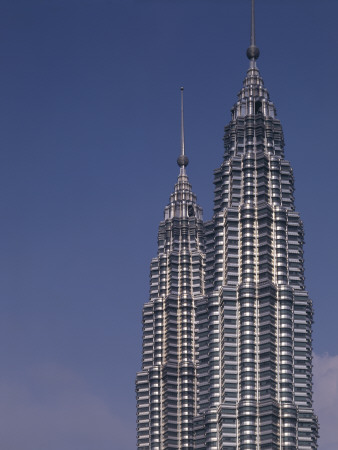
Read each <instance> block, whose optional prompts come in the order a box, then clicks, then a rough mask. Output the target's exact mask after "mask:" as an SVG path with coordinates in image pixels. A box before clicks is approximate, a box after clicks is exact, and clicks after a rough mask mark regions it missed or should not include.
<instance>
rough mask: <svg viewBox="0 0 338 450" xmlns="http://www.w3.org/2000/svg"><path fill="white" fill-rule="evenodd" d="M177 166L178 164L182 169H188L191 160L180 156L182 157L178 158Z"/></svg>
mask: <svg viewBox="0 0 338 450" xmlns="http://www.w3.org/2000/svg"><path fill="white" fill-rule="evenodd" d="M177 164H178V165H179V166H180V167H187V165H188V164H189V159H188V157H187V156H185V155H180V156H179V157H178V158H177Z"/></svg>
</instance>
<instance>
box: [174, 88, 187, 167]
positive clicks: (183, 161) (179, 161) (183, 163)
mask: <svg viewBox="0 0 338 450" xmlns="http://www.w3.org/2000/svg"><path fill="white" fill-rule="evenodd" d="M183 92H184V87H181V154H180V156H179V157H178V158H177V164H178V165H179V166H180V168H181V169H182V170H183V171H184V168H185V167H186V166H187V165H188V164H189V159H188V158H187V156H186V155H185V153H184V114H183Z"/></svg>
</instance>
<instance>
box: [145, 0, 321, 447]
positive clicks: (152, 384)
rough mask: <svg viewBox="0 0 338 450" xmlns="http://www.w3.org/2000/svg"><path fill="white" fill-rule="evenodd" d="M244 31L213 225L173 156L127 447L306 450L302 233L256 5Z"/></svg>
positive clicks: (308, 310) (308, 378)
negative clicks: (247, 41)
mask: <svg viewBox="0 0 338 450" xmlns="http://www.w3.org/2000/svg"><path fill="white" fill-rule="evenodd" d="M251 23H252V32H251V45H250V47H249V48H248V50H247V56H248V58H249V61H250V62H249V69H248V71H247V75H246V77H245V79H244V83H243V87H242V89H241V91H240V92H239V94H238V99H237V102H236V103H235V105H234V106H233V108H232V110H231V121H230V123H229V124H228V125H227V126H226V127H225V136H224V147H225V152H224V159H223V162H222V164H221V166H220V168H218V169H216V170H215V172H214V185H215V191H214V192H215V197H214V214H213V218H212V220H210V221H209V222H205V223H204V226H203V223H202V218H201V210H200V208H199V207H198V206H197V205H196V202H195V197H194V196H193V194H192V193H191V190H190V185H189V184H188V180H187V177H186V175H185V164H183V161H185V160H184V159H182V158H181V163H182V166H181V169H180V171H181V172H180V175H179V179H178V183H177V184H176V187H175V193H174V194H173V195H172V197H171V201H170V204H169V205H168V207H167V208H166V211H165V221H164V222H162V223H161V225H160V231H159V252H158V257H157V258H155V259H154V260H153V262H152V272H151V286H152V287H151V299H150V302H149V303H147V304H146V305H145V308H144V340H143V342H144V346H143V349H144V350H143V370H142V371H141V372H140V373H139V374H138V378H137V396H138V429H139V444H138V446H139V448H147V449H161V450H166V449H183V448H186V449H194V450H198V449H200V450H202V449H217V450H244V449H245V450H249V449H250V450H259V449H266V450H284V449H288V450H296V449H299V450H310V449H311V450H314V449H317V448H318V446H317V438H318V422H317V417H316V415H315V414H314V411H313V403H312V337H311V333H312V322H313V310H312V302H311V300H310V298H309V295H308V293H307V291H306V289H305V285H304V264H303V263H304V262H303V243H304V233H303V225H302V222H301V219H300V217H299V214H298V213H297V212H296V211H295V206H294V195H293V194H294V179H293V172H292V168H291V166H290V163H289V162H288V161H287V160H286V159H285V158H284V139H283V131H282V127H281V124H280V121H279V120H278V118H277V115H276V109H275V106H274V104H273V103H272V101H271V100H270V96H269V93H268V91H267V89H266V88H265V86H264V83H263V79H262V77H261V75H260V72H259V70H258V67H257V59H258V57H259V50H258V48H257V47H256V43H255V21H254V0H252V21H251ZM189 211H190V213H189ZM204 254H205V258H204ZM195 373H196V377H195ZM188 399H191V402H189V400H188ZM184 401H186V403H184ZM195 402H196V405H195ZM143 414H144V417H147V419H145V420H142V415H143ZM193 416H194V418H193ZM191 420H192V422H193V424H192V426H191ZM143 424H144V427H143ZM142 427H143V428H142ZM191 430H193V437H192V434H191ZM175 433H176V434H175Z"/></svg>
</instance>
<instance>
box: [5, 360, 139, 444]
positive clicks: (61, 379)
mask: <svg viewBox="0 0 338 450" xmlns="http://www.w3.org/2000/svg"><path fill="white" fill-rule="evenodd" d="M0 399H1V402H0V423H1V429H2V431H1V434H0V448H5V449H6V450H60V449H62V450H80V449H81V450H97V449H100V450H108V449H109V450H130V449H132V448H134V446H135V444H134V441H133V435H131V433H130V430H127V426H126V424H124V423H122V422H121V420H120V419H119V418H118V417H116V415H115V414H114V413H113V412H112V410H111V408H110V407H109V405H108V404H107V403H106V402H105V401H104V399H102V398H100V397H98V396H97V395H95V394H93V393H92V392H91V391H90V389H89V386H87V385H86V383H85V382H84V381H83V380H81V378H80V377H79V376H77V375H76V374H75V373H73V372H71V371H69V370H67V369H65V368H63V367H60V366H56V365H53V366H40V367H37V368H34V369H33V370H31V371H30V373H28V375H27V382H26V383H25V384H22V383H21V384H20V383H17V382H16V383H14V382H11V381H9V380H0ZM115 406H116V405H115Z"/></svg>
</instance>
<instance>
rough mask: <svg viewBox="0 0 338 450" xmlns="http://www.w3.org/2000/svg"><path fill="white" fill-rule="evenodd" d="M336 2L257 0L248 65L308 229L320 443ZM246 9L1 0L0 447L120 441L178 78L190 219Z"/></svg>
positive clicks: (332, 336) (233, 79) (327, 413)
mask: <svg viewBox="0 0 338 450" xmlns="http://www.w3.org/2000/svg"><path fill="white" fill-rule="evenodd" d="M337 17H338V2H337V1H336V0H316V1H315V0H306V1H305V0H257V44H258V46H259V47H260V50H261V57H260V59H259V60H258V66H259V68H260V70H261V74H262V75H263V78H264V81H265V84H266V86H267V88H268V90H269V92H270V95H271V99H272V100H273V102H274V103H275V105H276V107H277V112H278V116H279V118H280V119H281V121H282V125H283V129H284V134H285V141H286V148H285V151H286V158H287V159H289V160H290V161H291V164H292V166H293V168H294V174H295V180H296V192H295V196H296V208H297V210H298V211H299V212H300V213H301V216H302V219H303V221H304V226H305V233H306V246H305V259H306V285H307V288H308V290H309V292H310V295H311V297H312V298H313V301H314V307H315V325H314V351H315V359H314V361H315V375H316V384H315V396H316V399H317V411H318V413H319V415H320V420H321V435H322V439H321V441H320V446H319V448H320V450H337V448H338V431H337V428H338V427H337V423H338V412H337V411H338V328H337V317H338V302H337V300H338V299H337V276H338V264H337V255H338V238H337V236H338V233H337V222H338V211H337V210H338V207H337V194H338V181H337V178H338V177H337V167H338V156H337V155H338V146H337V131H338V107H337V105H338V101H337V100H338V81H337V80H338V76H337V74H338V27H337ZM249 20H250V2H249V0H222V1H221V0H203V1H202V0H48V1H46V0H1V2H0V157H1V164H0V193H1V194H0V202H1V208H0V307H1V314H0V342H1V345H0V361H1V363H0V367H1V369H0V399H1V401H0V423H1V425H0V427H1V428H2V429H1V432H0V448H1V449H4V450H133V449H135V447H136V444H135V400H134V379H135V373H136V371H137V370H138V369H139V368H140V364H141V310H142V306H143V303H144V302H145V301H147V298H148V281H149V280H148V277H149V263H150V259H151V258H152V257H153V256H154V255H155V254H156V236H157V227H158V224H159V222H160V220H161V219H162V217H163V216H162V214H163V209H164V207H165V205H166V203H167V202H168V198H169V195H170V193H171V192H172V189H173V186H174V183H175V181H176V178H177V175H178V167H177V165H176V158H177V156H178V154H179V146H180V128H179V127H180V126H179V121H180V116H179V114H180V103H179V102H180V98H179V95H180V92H179V88H180V86H181V85H184V87H185V124H186V129H185V133H186V152H187V155H188V156H189V159H190V165H189V166H188V175H189V177H190V181H191V183H192V186H193V190H194V192H195V193H196V194H197V197H198V202H199V204H201V205H202V206H203V208H204V216H205V218H206V219H208V218H210V217H211V211H212V199H213V185H212V181H213V169H215V168H217V167H218V166H219V165H220V163H221V161H222V155H223V146H222V137H223V127H224V125H225V124H226V123H227V122H228V121H229V119H230V109H231V107H232V105H233V104H234V102H235V100H236V95H237V93H238V91H239V89H240V88H241V85H242V80H243V79H244V76H245V73H246V69H247V67H248V60H247V58H246V56H245V51H246V48H247V47H248V45H249Z"/></svg>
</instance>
